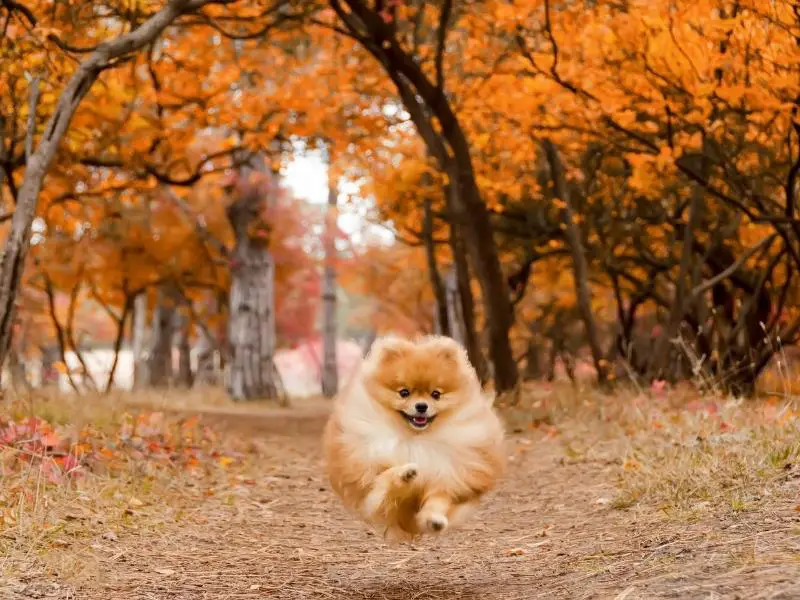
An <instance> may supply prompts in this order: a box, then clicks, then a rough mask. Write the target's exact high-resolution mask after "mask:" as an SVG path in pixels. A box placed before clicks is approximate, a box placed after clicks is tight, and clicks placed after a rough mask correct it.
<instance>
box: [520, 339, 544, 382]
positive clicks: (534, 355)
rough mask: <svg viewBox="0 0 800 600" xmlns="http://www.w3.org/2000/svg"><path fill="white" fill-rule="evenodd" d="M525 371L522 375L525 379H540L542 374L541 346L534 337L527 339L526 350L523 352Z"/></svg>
mask: <svg viewBox="0 0 800 600" xmlns="http://www.w3.org/2000/svg"><path fill="white" fill-rule="evenodd" d="M525 359H526V360H525V371H524V372H523V377H524V379H525V380H526V381H535V380H537V379H541V378H542V376H543V375H544V369H543V368H542V348H541V346H540V345H539V344H538V343H537V342H536V340H535V339H531V340H529V341H528V350H527V351H526V352H525Z"/></svg>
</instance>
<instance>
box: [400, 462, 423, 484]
mask: <svg viewBox="0 0 800 600" xmlns="http://www.w3.org/2000/svg"><path fill="white" fill-rule="evenodd" d="M418 473H419V470H418V469H417V465H415V464H414V463H408V464H407V465H403V467H402V468H401V469H400V481H402V482H403V483H411V482H412V481H414V480H415V479H416V478H417V474H418Z"/></svg>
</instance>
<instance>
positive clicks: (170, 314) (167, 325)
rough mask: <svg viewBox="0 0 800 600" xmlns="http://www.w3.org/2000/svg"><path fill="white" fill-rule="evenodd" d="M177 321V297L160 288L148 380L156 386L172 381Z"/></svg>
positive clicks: (151, 342)
mask: <svg viewBox="0 0 800 600" xmlns="http://www.w3.org/2000/svg"><path fill="white" fill-rule="evenodd" d="M174 323H175V298H174V296H173V294H172V293H171V291H169V290H166V289H165V288H159V289H158V291H157V295H156V306H155V310H154V311H153V327H152V333H151V336H150V352H149V356H148V360H147V371H148V373H149V376H150V381H149V382H148V383H149V384H150V385H151V386H153V387H156V388H163V387H167V386H168V385H169V384H170V382H171V381H172V338H173V326H174Z"/></svg>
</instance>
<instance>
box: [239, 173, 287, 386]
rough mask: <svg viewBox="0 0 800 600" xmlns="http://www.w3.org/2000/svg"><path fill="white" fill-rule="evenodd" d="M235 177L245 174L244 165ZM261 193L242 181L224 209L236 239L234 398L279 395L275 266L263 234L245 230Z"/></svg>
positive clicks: (256, 211)
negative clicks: (256, 235)
mask: <svg viewBox="0 0 800 600" xmlns="http://www.w3.org/2000/svg"><path fill="white" fill-rule="evenodd" d="M240 178H241V179H246V178H247V172H246V171H245V170H244V169H243V170H242V173H241V174H240ZM266 193H267V192H265V191H264V190H260V189H258V188H257V187H254V186H249V185H243V186H241V189H239V190H238V192H237V197H236V198H235V199H234V201H233V202H232V203H231V204H230V205H229V206H228V208H227V216H228V220H229V221H230V224H231V227H232V228H233V231H234V235H235V239H236V245H235V247H234V250H233V254H232V268H231V291H230V301H229V305H230V306H229V310H230V318H229V321H228V345H229V348H230V357H229V363H228V368H229V375H228V393H229V394H230V396H231V397H232V398H233V399H234V400H256V399H278V398H280V397H281V394H280V388H279V383H280V378H279V375H278V371H277V368H276V366H275V363H274V354H275V310H274V306H275V299H274V280H275V265H274V262H273V258H272V255H271V253H270V251H269V240H268V238H266V239H264V238H263V237H252V236H251V233H250V232H251V230H252V228H254V227H255V226H256V225H257V223H258V221H259V219H260V216H261V213H262V210H263V207H264V202H265V200H266V198H265V195H266Z"/></svg>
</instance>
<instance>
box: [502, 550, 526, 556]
mask: <svg viewBox="0 0 800 600" xmlns="http://www.w3.org/2000/svg"><path fill="white" fill-rule="evenodd" d="M503 554H505V555H506V556H522V555H523V554H525V548H511V549H510V550H506V551H505V552H503Z"/></svg>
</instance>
